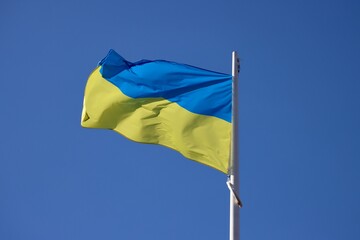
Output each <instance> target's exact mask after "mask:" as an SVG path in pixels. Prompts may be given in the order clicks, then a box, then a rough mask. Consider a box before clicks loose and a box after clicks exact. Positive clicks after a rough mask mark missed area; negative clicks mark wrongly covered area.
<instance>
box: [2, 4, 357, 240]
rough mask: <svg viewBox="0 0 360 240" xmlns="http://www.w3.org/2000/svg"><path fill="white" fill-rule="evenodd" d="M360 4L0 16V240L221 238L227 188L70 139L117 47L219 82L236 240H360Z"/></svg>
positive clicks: (164, 154) (85, 136) (158, 157)
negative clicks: (234, 70) (213, 74)
mask: <svg viewBox="0 0 360 240" xmlns="http://www.w3.org/2000/svg"><path fill="white" fill-rule="evenodd" d="M359 13H360V2H359V1H356V0H341V1H340V0H326V1H325V0H302V1H298V0H286V1H285V0H274V1H265V0H252V1H235V0H221V1H220V0H207V1H205V0H202V1H199V0H182V1H175V0H166V1H165V0H152V1H148V0H132V1H122V0H116V1H115V0H113V1H111V0H102V1H92V0H91V1H81V0H71V1H69V0H64V1H45V0H43V1H38V0H34V1H25V0H24V1H20V0H14V1H2V2H1V3H0V43H1V44H0V56H1V58H0V70H1V80H0V129H1V134H0V239H1V240H32V239H34V240H49V239H51V240H72V239H74V240H75V239H76V240H85V239H86V240H93V239H94V240H95V239H106V240H115V239H130V240H138V239H139V240H140V239H141V240H142V239H154V240H158V239H166V240H170V239H171V240H180V239H181V240H183V239H189V240H192V239H195V240H198V239H206V240H215V239H216V240H218V239H228V231H229V230H228V226H229V220H228V218H229V191H228V189H227V187H226V184H225V182H226V175H224V174H222V173H221V172H219V171H216V170H214V169H212V168H209V167H206V166H203V165H201V164H198V163H195V162H193V161H189V160H187V159H185V158H184V157H182V156H181V155H180V154H179V153H177V152H175V151H172V150H170V149H167V148H165V147H161V146H155V145H145V144H138V143H134V142H132V141H129V140H127V139H125V138H124V137H122V136H121V135H119V134H116V133H115V132H113V131H107V130H93V129H84V128H82V127H81V126H80V116H81V110H82V100H83V93H84V88H85V84H86V81H87V77H88V75H89V74H90V72H91V71H92V70H93V69H94V68H95V67H96V64H97V63H98V61H99V60H101V59H102V58H103V57H104V56H105V55H106V54H107V52H108V50H109V49H110V48H113V49H115V50H116V51H117V52H119V53H120V54H121V55H122V56H123V57H125V58H126V59H128V60H129V61H137V60H140V59H165V60H169V61H176V62H180V63H186V64H190V65H195V66H198V67H201V68H207V69H210V70H213V71H218V72H224V73H231V52H232V51H233V50H237V51H238V53H239V55H240V58H241V73H240V182H241V186H240V188H241V191H240V192H241V193H240V195H241V199H242V201H243V203H244V208H243V209H241V237H242V239H244V240H260V239H274V240H275V239H276V240H288V239H292V240H298V239H299V240H300V239H301V240H303V239H309V240H311V239H316V240H319V239H326V240H340V239H341V240H342V239H347V240H358V239H360V204H359V203H360V186H359V185H360V173H359V172H360V127H359V123H360V70H359V63H360V14H359Z"/></svg>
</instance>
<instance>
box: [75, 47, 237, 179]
mask: <svg viewBox="0 0 360 240" xmlns="http://www.w3.org/2000/svg"><path fill="white" fill-rule="evenodd" d="M231 91H232V77H231V75H227V74H222V73H217V72H213V71H209V70H205V69H201V68H197V67H193V66H189V65H185V64H179V63H174V62H169V61H164V60H156V61H148V60H141V61H138V62H135V63H132V62H129V61H127V60H125V59H124V58H122V57H121V56H120V55H119V54H117V53H116V52H115V51H114V50H110V52H109V53H108V55H107V56H106V57H105V58H104V59H103V60H102V61H100V63H99V66H98V67H97V68H96V69H95V70H94V71H93V72H92V73H91V75H90V77H89V79H88V82H87V85H86V88H85V96H84V105H83V111H82V119H81V125H82V126H83V127H86V128H103V129H112V130H114V131H116V132H118V133H120V134H122V135H124V136H125V137H127V138H129V139H131V140H133V141H136V142H141V143H151V144H160V145H163V146H166V147H169V148H172V149H174V150H176V151H178V152H180V153H181V154H182V155H184V156H185V157H186V158H189V159H191V160H194V161H197V162H200V163H203V164H205V165H208V166H210V167H213V168H215V169H217V170H220V171H221V172H224V173H227V172H228V167H229V158H230V139H231V96H232V95H231Z"/></svg>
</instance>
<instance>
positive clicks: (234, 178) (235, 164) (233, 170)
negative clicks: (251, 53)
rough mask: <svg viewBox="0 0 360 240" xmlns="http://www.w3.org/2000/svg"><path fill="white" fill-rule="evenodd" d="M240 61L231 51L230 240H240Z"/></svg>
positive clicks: (235, 53) (234, 52)
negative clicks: (238, 197) (231, 188)
mask: <svg viewBox="0 0 360 240" xmlns="http://www.w3.org/2000/svg"><path fill="white" fill-rule="evenodd" d="M239 70H240V62H239V58H238V56H237V52H236V51H233V52H232V79H233V83H232V137H231V138H232V139H231V159H230V167H229V183H230V184H231V185H232V187H233V190H234V191H231V190H230V240H240V208H239V206H241V202H240V201H239V199H237V196H239V190H240V188H239V183H240V182H239V151H238V146H239V144H238V142H239V135H238V130H239V125H238V124H239V119H238V114H239V111H238V109H239V99H238V78H239ZM236 195H237V196H236Z"/></svg>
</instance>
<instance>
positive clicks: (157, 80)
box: [99, 50, 232, 122]
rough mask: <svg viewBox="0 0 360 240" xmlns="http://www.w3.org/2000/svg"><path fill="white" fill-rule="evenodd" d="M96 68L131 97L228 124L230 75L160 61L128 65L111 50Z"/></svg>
mask: <svg viewBox="0 0 360 240" xmlns="http://www.w3.org/2000/svg"><path fill="white" fill-rule="evenodd" d="M99 65H100V66H101V69H100V72H101V74H102V76H103V77H104V78H105V79H107V80H108V81H110V82H111V83H113V84H114V85H115V86H117V87H118V88H119V89H120V90H121V91H122V92H123V93H124V94H125V95H127V96H129V97H131V98H157V97H161V98H165V99H167V100H169V101H171V102H176V103H177V104H179V105H180V106H181V107H183V108H185V109H187V110H189V111H191V112H193V113H197V114H203V115H208V116H215V117H218V118H221V119H223V120H225V121H228V122H231V88H232V77H231V75H228V74H223V73H217V72H213V71H209V70H205V69H201V68H197V67H193V66H190V65H185V64H179V63H174V62H168V61H164V60H156V61H149V60H141V61H138V62H135V63H132V62H129V61H127V60H125V59H124V58H123V57H121V56H120V55H119V54H117V53H116V52H115V51H114V50H110V51H109V53H108V55H107V56H106V57H105V58H104V59H103V60H102V61H101V62H100V63H99Z"/></svg>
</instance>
